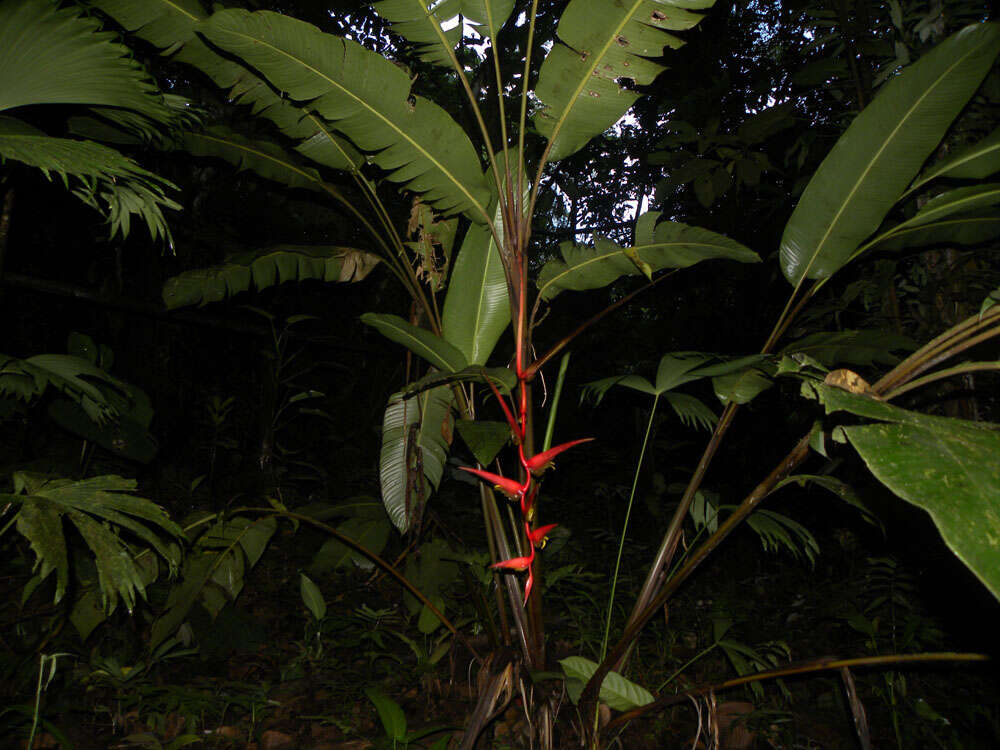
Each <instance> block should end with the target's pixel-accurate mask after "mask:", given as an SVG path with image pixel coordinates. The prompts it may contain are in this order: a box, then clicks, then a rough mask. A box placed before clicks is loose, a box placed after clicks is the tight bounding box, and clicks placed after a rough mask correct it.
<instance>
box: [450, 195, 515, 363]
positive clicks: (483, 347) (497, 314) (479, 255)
mask: <svg viewBox="0 0 1000 750" xmlns="http://www.w3.org/2000/svg"><path fill="white" fill-rule="evenodd" d="M493 229H494V231H495V232H496V234H497V236H499V237H500V239H501V241H503V222H502V221H501V220H500V208H499V205H497V206H496V208H494V210H493ZM508 325H510V299H509V298H508V293H507V279H506V277H505V276H504V270H503V262H502V260H501V258H500V249H499V248H498V247H497V243H496V237H494V235H493V233H492V232H490V230H489V228H488V227H486V226H483V225H481V224H473V225H472V226H470V227H469V230H468V231H467V232H466V234H465V239H464V240H463V241H462V249H461V250H460V251H459V253H458V258H457V259H456V260H455V268H454V270H453V271H452V272H451V280H450V281H449V283H448V295H447V296H446V297H445V300H444V311H443V314H442V318H441V328H442V333H443V335H444V337H445V339H447V340H448V342H449V343H451V344H453V345H454V346H455V347H456V348H457V349H458V350H459V351H461V352H462V354H464V355H465V359H466V361H467V362H468V363H469V364H472V365H481V364H485V363H486V360H487V359H488V358H489V356H490V354H492V353H493V347H495V346H496V343H497V340H498V339H499V338H500V336H501V334H503V332H504V331H505V330H506V329H507V326H508Z"/></svg>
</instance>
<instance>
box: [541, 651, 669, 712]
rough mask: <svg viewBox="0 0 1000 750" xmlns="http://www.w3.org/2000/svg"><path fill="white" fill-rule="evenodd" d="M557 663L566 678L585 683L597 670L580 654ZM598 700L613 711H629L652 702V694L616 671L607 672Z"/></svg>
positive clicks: (594, 665) (595, 665)
mask: <svg viewBox="0 0 1000 750" xmlns="http://www.w3.org/2000/svg"><path fill="white" fill-rule="evenodd" d="M559 664H560V665H561V666H562V668H563V671H564V672H565V673H566V678H567V680H573V681H576V682H578V683H582V684H586V683H587V681H588V680H589V679H590V678H591V677H592V676H593V674H594V672H595V671H597V664H595V663H594V662H592V661H591V660H590V659H585V658H583V657H582V656H568V657H566V658H565V659H560V660H559ZM600 700H601V702H602V703H606V704H608V707H609V708H611V709H613V710H615V711H631V710H632V709H633V708H638V707H639V706H645V705H646V704H647V703H652V702H653V695H652V694H651V693H650V692H649V691H648V690H646V688H644V687H642V686H640V685H636V684H635V683H634V682H631V681H630V680H626V679H625V678H624V677H622V676H621V675H620V674H618V673H617V672H608V676H607V677H605V678H604V682H603V683H602V684H601V691H600Z"/></svg>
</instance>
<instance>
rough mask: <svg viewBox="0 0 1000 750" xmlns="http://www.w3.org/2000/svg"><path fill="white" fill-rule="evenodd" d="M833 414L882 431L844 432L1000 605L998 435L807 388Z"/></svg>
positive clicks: (984, 427) (986, 427)
mask: <svg viewBox="0 0 1000 750" xmlns="http://www.w3.org/2000/svg"><path fill="white" fill-rule="evenodd" d="M803 392H804V393H805V394H806V395H812V394H815V396H817V397H818V398H819V400H820V402H821V403H822V404H823V406H824V407H825V409H826V412H827V413H828V414H830V413H833V412H835V411H847V412H850V413H851V414H856V415H858V416H862V417H867V418H869V419H875V420H880V421H881V422H882V424H868V425H855V426H848V427H843V428H842V429H843V431H844V433H845V434H846V436H847V439H848V440H849V441H850V443H851V445H853V446H854V448H855V450H857V451H858V453H859V454H860V455H861V458H862V459H863V460H864V462H865V463H866V464H867V465H868V468H869V469H870V470H871V472H872V474H874V475H875V477H876V478H878V480H879V481H881V482H882V483H883V484H885V485H886V486H887V487H888V488H889V489H890V490H892V491H893V492H894V493H896V494H897V495H898V496H899V497H901V498H903V499H904V500H906V501H908V502H910V503H913V504H914V505H916V506H918V507H920V508H923V509H924V510H926V511H927V512H928V513H929V514H930V516H931V518H932V519H933V521H934V524H935V525H936V526H937V527H938V530H939V531H940V532H941V536H942V538H943V539H944V541H945V544H947V545H948V547H949V548H950V549H951V551H952V552H954V553H955V555H956V556H957V557H958V558H959V559H960V560H961V561H962V562H963V563H965V565H966V566H967V567H968V568H969V569H970V570H971V571H972V572H973V573H974V574H975V575H976V576H977V577H978V578H979V579H980V580H981V581H982V582H983V584H984V585H985V586H986V587H987V588H988V589H989V590H990V591H991V592H992V593H993V595H994V596H996V597H997V598H1000V429H998V427H997V425H992V424H984V423H982V422H967V421H964V420H959V419H949V418H946V417H934V416H928V415H925V414H919V413H917V412H911V411H907V410H905V409H900V408H899V407H896V406H892V405H890V404H887V403H885V402H882V401H878V400H876V399H872V398H868V397H866V396H862V395H858V394H854V393H850V392H848V391H845V390H842V389H839V388H832V387H829V386H826V385H822V384H819V383H815V384H804V391H803Z"/></svg>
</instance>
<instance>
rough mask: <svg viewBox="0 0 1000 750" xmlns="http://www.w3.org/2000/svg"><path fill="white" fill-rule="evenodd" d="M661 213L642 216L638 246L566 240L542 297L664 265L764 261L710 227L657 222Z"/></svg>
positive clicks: (541, 286) (545, 269) (544, 278)
mask: <svg viewBox="0 0 1000 750" xmlns="http://www.w3.org/2000/svg"><path fill="white" fill-rule="evenodd" d="M659 216H660V213H659V212H658V211H649V212H647V213H644V214H643V215H642V216H640V217H639V220H638V221H637V222H636V225H635V245H634V246H633V247H630V248H626V247H621V246H620V245H618V244H617V243H616V242H612V241H611V240H608V239H604V238H598V239H597V241H596V246H595V247H581V246H580V245H574V244H573V243H572V242H564V243H562V244H561V245H560V246H559V250H560V252H561V254H562V260H559V259H556V260H550V261H549V262H548V263H546V264H545V265H544V266H542V270H541V272H540V273H539V275H538V294H539V296H540V297H541V298H542V299H552V298H553V297H555V296H556V295H557V294H559V292H561V291H563V290H564V289H573V290H577V291H579V290H584V289H598V288H600V287H602V286H607V285H608V284H610V283H611V282H612V281H615V280H617V279H619V278H621V277H622V276H633V275H636V274H640V273H642V274H652V273H653V272H655V271H659V270H660V269H663V268H687V267H688V266H692V265H694V264H695V263H699V262H701V261H703V260H709V259H711V258H728V259H730V260H737V261H740V262H742V263H758V262H760V257H759V256H758V255H757V254H756V253H755V252H753V251H752V250H750V249H748V248H746V247H744V246H743V245H741V244H740V243H738V242H736V241H734V240H731V239H729V238H728V237H725V236H723V235H721V234H716V233H715V232H710V231H708V230H707V229H700V228H698V227H689V226H687V225H686V224H681V223H679V222H676V221H665V222H663V223H662V224H660V225H658V226H657V224H656V220H657V219H658V218H659Z"/></svg>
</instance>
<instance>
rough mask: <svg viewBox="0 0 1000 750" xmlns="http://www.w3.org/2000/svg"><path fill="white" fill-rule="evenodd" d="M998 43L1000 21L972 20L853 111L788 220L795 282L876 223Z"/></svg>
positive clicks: (787, 248) (785, 247) (828, 268)
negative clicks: (870, 100) (851, 116)
mask: <svg viewBox="0 0 1000 750" xmlns="http://www.w3.org/2000/svg"><path fill="white" fill-rule="evenodd" d="M998 49H1000V25H998V24H994V23H986V24H976V25H973V26H968V27H966V28H965V29H962V30H961V31H959V32H958V33H956V34H953V35H952V36H951V37H949V38H948V39H947V40H945V41H944V42H942V43H940V44H939V45H937V46H936V47H935V48H934V49H932V50H931V51H930V52H928V53H927V54H926V55H924V56H923V57H922V58H920V60H918V61H917V62H916V63H914V64H913V65H912V66H910V67H909V68H907V69H905V70H904V71H903V72H902V73H901V74H900V75H899V76H897V77H896V78H894V79H893V80H891V81H889V82H888V83H887V84H886V85H885V86H884V87H883V89H882V90H881V91H880V92H879V94H878V95H877V96H876V97H875V99H874V100H873V101H872V102H871V104H869V105H868V106H867V107H866V108H865V109H864V110H863V111H862V112H861V114H859V115H858V116H857V118H855V120H854V122H852V123H851V125H850V127H848V129H847V131H846V132H845V133H844V134H843V135H842V136H841V137H840V139H839V140H838V141H837V143H836V144H835V145H834V147H833V149H832V150H831V152H830V154H829V155H828V156H827V157H826V159H824V161H823V163H822V164H821V165H820V167H819V169H818V170H817V171H816V174H815V175H813V177H812V179H811V180H810V181H809V185H808V186H807V187H806V189H805V192H804V193H803V194H802V198H801V199H800V200H799V203H798V205H797V206H796V207H795V211H794V212H793V213H792V216H791V218H790V219H789V220H788V223H787V224H786V226H785V232H784V235H783V236H782V240H781V269H782V272H783V273H784V274H785V277H786V278H787V279H788V280H789V281H790V282H791V283H792V284H797V283H798V282H799V280H800V279H801V278H802V277H803V276H805V277H806V278H810V279H822V278H826V277H828V276H830V275H831V274H833V273H834V272H835V271H837V269H839V268H840V267H841V266H842V265H843V264H844V263H845V262H846V261H847V259H848V258H850V256H851V254H852V253H853V252H854V250H855V248H856V247H858V245H860V244H861V242H862V241H863V240H864V239H865V238H866V237H867V236H869V235H870V234H871V233H872V232H874V231H875V230H876V229H877V228H878V226H879V224H881V223H882V221H883V219H884V218H885V216H886V214H887V213H888V211H889V209H890V208H891V207H892V206H893V204H894V203H896V201H897V200H899V197H900V195H901V194H902V193H903V191H904V190H905V189H906V187H907V185H908V184H909V183H910V181H911V180H912V179H913V177H914V176H915V175H916V173H917V170H919V169H920V167H921V165H922V164H923V162H924V160H925V159H926V158H927V157H928V156H929V155H930V153H931V151H933V149H934V148H935V147H936V146H937V144H938V143H939V142H940V140H941V138H942V137H943V135H944V133H945V131H946V130H947V129H948V126H949V125H950V124H951V121H952V120H953V119H954V118H955V116H956V115H957V114H958V113H959V112H960V111H961V110H962V108H963V107H964V106H965V103H966V102H967V101H968V100H969V97H971V96H972V94H973V93H974V92H975V90H976V89H977V88H978V87H979V84H980V83H981V82H982V80H983V77H984V76H985V75H986V73H987V72H988V71H989V69H990V66H991V65H992V63H993V59H994V58H995V57H996V54H997V51H998Z"/></svg>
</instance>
